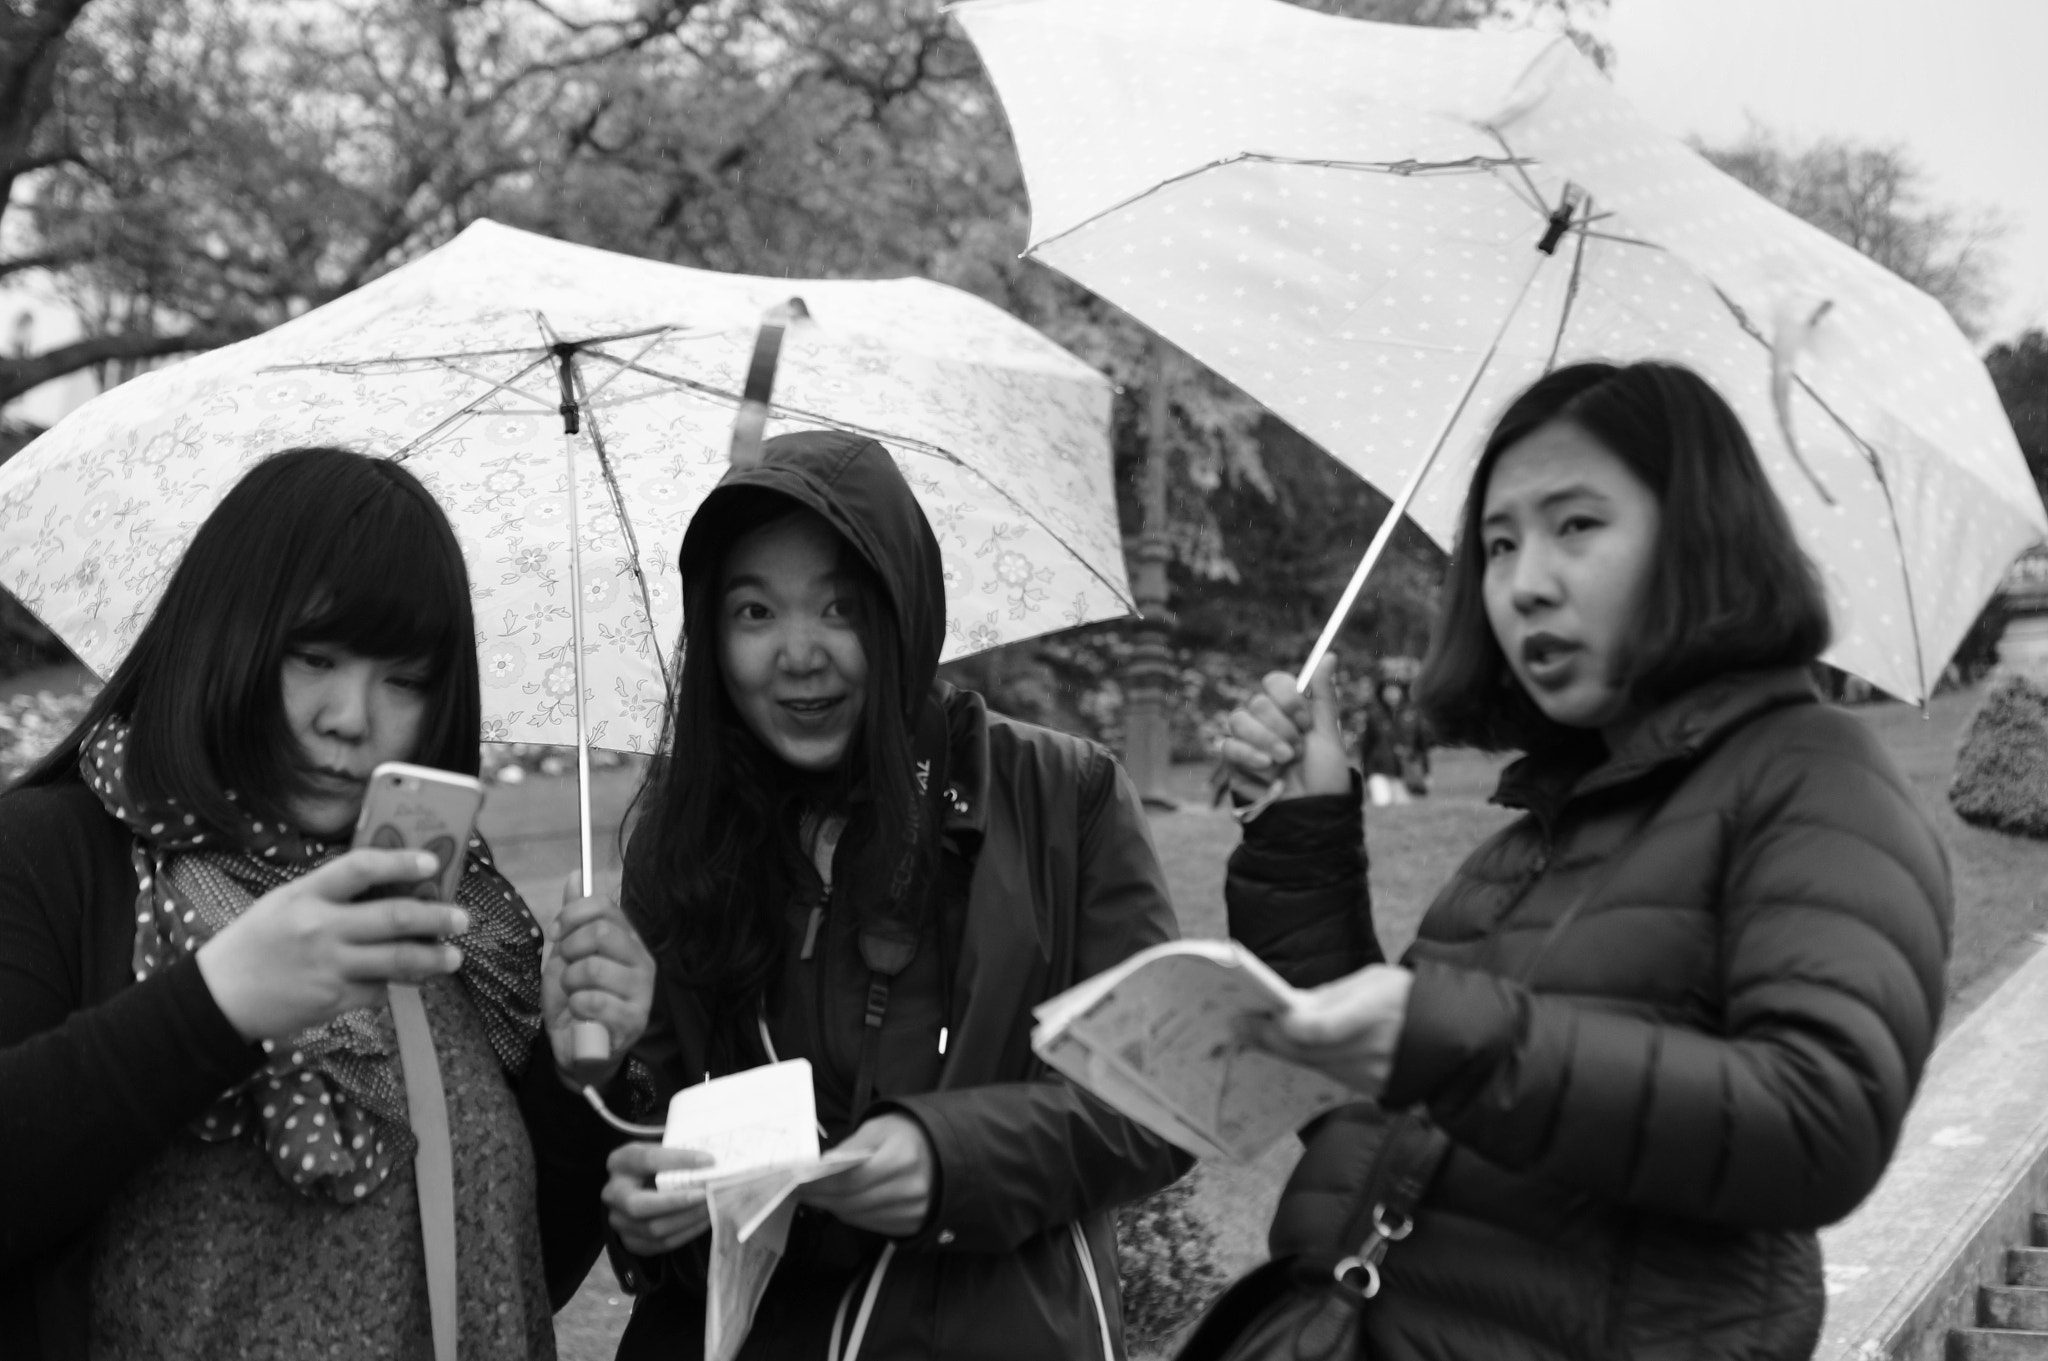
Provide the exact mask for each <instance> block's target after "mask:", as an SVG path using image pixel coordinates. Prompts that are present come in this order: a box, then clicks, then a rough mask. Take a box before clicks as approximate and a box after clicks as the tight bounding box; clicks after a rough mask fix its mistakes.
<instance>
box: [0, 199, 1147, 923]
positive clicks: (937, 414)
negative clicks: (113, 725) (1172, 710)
mask: <svg viewBox="0 0 2048 1361" xmlns="http://www.w3.org/2000/svg"><path fill="white" fill-rule="evenodd" d="M792 296H797V297H801V298H802V299H803V301H804V303H805V304H806V306H807V308H808V311H809V313H810V315H811V317H812V318H813V319H814V320H813V322H812V323H810V324H807V325H801V326H797V327H794V328H792V329H791V330H790V332H789V334H788V336H787V338H786V339H785V341H784V343H783V346H782V355H781V365H780V370H779V372H778V373H777V375H776V384H775V394H774V395H775V403H774V406H773V407H772V409H771V417H772V418H771V419H770V421H769V422H768V432H769V433H770V434H773V433H778V432H779V431H781V430H786V429H800V428H810V427H833V428H838V429H845V430H853V431H858V432H865V433H869V434H872V435H874V436H875V437H876V438H877V439H879V440H881V442H882V443H883V444H884V445H885V446H887V447H888V449H889V450H890V452H891V453H892V454H894V455H895V457H896V459H897V462H898V464H899V466H901V467H902V469H903V471H904V474H905V476H906V477H907V478H908V480H909V481H910V484H911V486H912V488H913V489H914V490H915V491H916V493H917V495H918V498H919V500H920V502H921V503H922V504H923V506H924V509H925V512H926V514H927V515H928V516H929V517H930V519H931V522H932V528H933V530H934V531H935V532H936V533H937V535H938V537H939V542H940V546H941V550H942V552H943V554H944V559H945V565H946V572H947V583H946V585H947V595H946V610H947V627H948V638H947V645H946V655H947V656H948V657H957V656H961V655H964V654H967V653H971V652H975V651H978V650H980V649H983V648H988V647H994V646H998V645H1000V644H1003V643H1007V642H1013V641H1016V640H1018V639H1021V638H1027V637H1031V636H1033V635H1035V634H1039V633H1043V632H1047V631H1049V630H1053V629H1058V628H1065V627H1068V626H1070V625H1074V624H1080V623H1086V622H1089V621H1091V620H1095V619H1102V618H1109V617H1114V616H1118V615H1122V614H1126V613H1128V612H1129V611H1130V609H1131V604H1130V592H1129V588H1128V585H1127V583H1126V581H1125V577H1124V565H1123V551H1122V540H1121V537H1120V535H1119V532H1118V528H1117V518H1116V499H1115V491H1114V487H1113V484H1112V481H1111V465H1110V457H1109V410H1110V396H1111V388H1110V385H1109V382H1108V380H1106V379H1105V378H1103V377H1102V375H1101V374H1099V373H1097V372H1096V371H1095V370H1093V369H1091V368H1089V367H1088V366H1087V365H1085V364H1083V363H1082V362H1081V361H1080V360H1078V359H1075V358H1074V357H1073V356H1072V355H1069V354H1067V353H1066V352H1065V351H1064V350H1061V349H1060V348H1059V347H1058V346H1056V345H1054V344H1052V342H1050V341H1048V340H1046V339H1045V338H1044V337H1042V336H1040V335H1039V334H1038V333H1037V332H1035V331H1033V330H1032V329H1031V328H1030V327H1028V326H1025V325H1024V324H1023V323H1021V322H1019V321H1017V320H1016V319H1015V318H1013V317H1011V316H1009V315H1008V314H1007V313H1005V312H1003V311H1001V310H1000V309H998V308H995V307H993V306H991V305H989V304H987V303H984V302H981V301H979V300H978V299H975V298H973V297H970V296H969V295H967V294H965V293H961V292H959V291H957V290H954V289H950V288H946V287H944V286H942V285H939V284H935V283H931V282H928V281H925V280H920V279H904V280H891V281H882V282H855V281H825V280H789V279H761V278H750V277H747V276H742V275H731V274H717V273H711V272H707V271H703V270H694V269H685V268H682V267H680V266H676V265H667V264H659V263H656V262H653V261H648V260H642V259H637V258H633V257H629V256H622V255H616V254H612V253H609V252H605V251H600V250H594V249H591V248H589V247H584V246H575V245H569V244H566V243H563V242H559V241H553V240H549V239H548V238H545V237H540V236H534V235H531V234H529V233H526V232H520V231H514V230H512V229H510V228H507V227H502V226H499V225H497V224H496V223H492V222H478V223H475V224H474V225H472V226H471V227H469V228H468V229H467V230H466V231H464V232H463V233H462V234H461V235H460V236H458V237H456V238H455V239H454V240H453V241H451V242H450V243H449V244H447V245H446V246H443V247H441V248H440V249H439V250H436V251H434V252H432V253H431V254H428V255H426V256H423V257H422V258H420V259H418V260H416V261H413V262H412V263H410V264H408V265H406V266H404V267H402V268H400V269H398V270H395V271H393V272H392V273H391V274H388V275H386V276H384V277H383V278H381V279H378V280H377V281H375V282H373V283H371V284H368V285H366V286H365V287H363V288H361V289H359V290H357V291H356V292H354V293H351V294H348V295H347V296H345V297H342V298H340V299H338V300H336V301H335V302H332V303H329V304H328V305H326V306H325V307H321V308H318V309H316V310H314V311H312V312H309V313H307V314H305V315H304V316H301V317H298V318H296V319H295V320H293V321H290V322H287V323H286V324H284V325H282V326H280V327H278V328H276V329H275V330H272V331H270V332H267V333H266V334H264V335H261V336H258V337H256V338H255V339H252V340H246V341H243V342H241V343H240V344H237V345H232V346H229V347H227V348H225V349H222V350H217V351H214V352H212V353H209V354H206V355H202V356H200V357H198V358H195V359H191V360H188V361H186V362H185V363H182V364H178V365H175V366H172V367H169V368H164V369H159V370H156V371H154V372H151V373H147V374H144V375H142V376H141V377H139V378H136V379H134V380H133V381H131V382H129V383H126V384H123V385H122V386H120V387H118V388H116V389H114V390H112V391H110V392H108V393H106V394H104V395H102V396H100V397H98V398H96V399H94V400H93V401H91V402H89V403H87V404H86V405H85V406H83V407H81V408H79V410H77V411H76V412H74V413H72V414H71V415H70V416H68V417H67V418H65V420H63V421H62V422H61V423H59V424H58V425H57V426H56V427H55V428H54V429H52V430H50V431H49V432H48V433H46V434H45V435H43V436H42V437H41V438H39V439H37V440H36V441H35V442H34V443H33V444H31V445H29V446H28V447H27V448H26V449H24V450H22V451H21V452H20V453H19V454H17V455H16V456H15V457H14V458H13V459H12V460H10V461H9V462H8V463H7V465H6V466H5V467H4V468H0V582H4V583H5V584H6V585H7V587H8V588H9V589H10V590H12V591H13V592H14V593H15V594H16V595H17V596H19V597H20V598H21V600H22V601H23V603H25V604H26V605H28V606H29V608H30V609H32V610H34V611H35V612H36V613H37V615H38V616H40V617H41V618H42V620H43V621H44V622H45V623H46V624H48V625H49V626H50V627H51V628H52V629H54V630H55V631H56V632H57V633H58V635H59V636H60V637H62V638H63V639H64V640H65V641H66V642H67V643H68V644H70V646H71V647H72V649H73V650H74V651H75V652H77V653H78V655H79V656H80V658H81V659H83V660H84V661H85V663H86V664H87V665H88V666H90V667H92V668H93V669H94V670H95V671H98V672H99V673H100V674H102V675H105V674H106V673H107V672H108V671H110V670H111V669H112V668H113V667H114V665H115V664H116V663H118V662H119V660H120V658H121V657H122V656H123V655H124V654H125V652H126V651H127V648H128V646H129V644H130V643H131V642H132V641H133V639H134V637H135V634H136V633H137V631H138V630H139V629H140V628H141V626H142V623H143V622H144V621H145V620H146V619H147V618H148V616H149V612H150V610H151V609H152V607H153V606H154V604H155V601H156V597H157V595H158V593H159V592H160V590H161V589H162V586H163V584H164V582H165V580H166V579H167V578H168V575H169V573H170V570H171V568H172V567H173V566H174V565H175V563H176V561H177V558H178V555H179V552H180V551H181V549H182V548H183V545H184V544H185V542H186V541H187V539H189V538H190V536H191V534H192V532H193V531H194V530H195V529H196V528H197V527H198V524H199V522H200V521H201V520H202V519H204V518H205V516H206V515H207V513H208V512H209V511H211V510H212V508H213V507H214V505H215V504H216V503H217V502H218V501H219V500H220V498H221V496H222V495H223V494H225V492H226V490H227V489H228V487H229V486H231V485H232V484H233V483H234V482H235V481H236V480H237V479H238V478H239V477H240V476H241V474H242V473H243V471H244V470H245V469H246V468H247V467H248V466H249V465H250V464H251V463H252V462H253V461H255V460H256V459H259V458H261V457H263V456H264V455H266V454H269V453H272V452H275V451H276V450H278V449H282V448H285V447H288V446H291V445H298V444H315V443H319V444H336V445H341V446H343V447H348V448H355V449H360V450H362V451H364V452H367V453H374V454H381V455H385V456H388V457H391V458H394V459H398V460H402V461H403V462H404V463H405V465H406V466H407V467H408V468H410V469H411V470H412V471H413V472H414V473H415V474H417V475H418V476H419V478H420V479H421V481H422V482H424V483H425V484H426V485H427V487H428V488H429V489H430V490H432V492H433V493H434V495H435V496H436V497H437V498H438V499H439V501H440V503H441V505H442V506H443V508H444V509H446V511H447V512H448V515H449V518H450V520H451V521H452V522H453V524H454V526H455V531H456V535H457V537H458V538H459V539H460V541H461V544H462V549H463V554H464V557H465V559H466V560H467V564H468V568H469V576H470V581H471V585H472V588H473V592H474V596H475V606H476V616H477V628H478V640H477V646H478V662H479V666H480V669H481V672H482V677H483V698H484V710H483V713H484V731H483V736H484V738H485V739H486V740H492V741H524V742H543V743H560V744H564V745H567V744H570V743H575V744H576V745H577V747H578V749H579V753H580V756H579V774H580V775H581V776H582V782H583V846H584V850H583V859H584V863H583V881H582V882H584V883H585V884H588V883H590V882H591V868H592V867H591V864H590V858H591V852H590V828H589V821H590V819H589V780H588V747H589V746H590V745H598V746H603V747H607V748H611V749H615V750H621V751H633V752H647V751H651V750H652V749H653V747H654V745H655V743H656V741H657V740H658V735H659V729H660V721H661V713H662V708H663V704H664V700H665V689H664V684H665V659H664V651H665V649H666V648H667V647H668V646H669V645H670V643H671V640H673V639H674V638H675V637H676V636H677V634H678V631H679V629H680V625H681V618H682V601H681V583H680V581H679V580H678V578H677V576H676V553H677V549H678V547H679V545H680V543H681V539H682V533H683V528H684V526H685V525H686V524H687V523H688V522H689V518H690V514H691V512H692V511H693V510H694V509H695V507H696V505H697V504H698V502H699V501H700V500H701V499H702V498H703V496H704V495H705V493H707V492H708V491H709V490H710V489H711V487H712V486H713V485H714V484H715V483H716V482H717V480H718V478H719V476H720V474H722V473H723V472H724V470H725V467H726V458H727V450H728V445H729V443H730V439H731V430H732V425H733V417H734V412H735V410H736V409H737V408H738V406H739V404H740V394H741V390H742V384H743V380H744V377H745V374H746V369H747V364H748V359H749V355H750V353H751V352H752V349H753V346H754V342H755V337H756V332H757V328H758V327H759V325H760V323H761V319H762V316H763V314H764V313H765V312H766V311H767V310H768V309H769V308H770V307H771V306H775V305H780V304H782V303H784V302H785V301H786V300H787V299H789V298H791V297H792ZM565 425H573V427H574V429H575V433H574V434H573V435H569V434H565ZM579 678H580V681H581V683H580V684H579V683H578V682H579Z"/></svg>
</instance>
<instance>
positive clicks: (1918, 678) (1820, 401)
mask: <svg viewBox="0 0 2048 1361" xmlns="http://www.w3.org/2000/svg"><path fill="white" fill-rule="evenodd" d="M1714 296H1715V297H1717V298H1719V299H1720V300H1721V302H1722V303H1723V304H1724V305H1725V306H1726V307H1727V308H1728V311H1729V312H1730V313H1731V314H1732V315H1733V316H1734V318H1735V323H1736V325H1737V326H1739V327H1741V329H1742V331H1743V334H1745V335H1747V336H1749V337H1750V339H1752V340H1754V341H1756V342H1757V343H1758V344H1759V345H1762V346H1763V347H1764V348H1765V349H1769V348H1770V345H1771V342H1770V341H1769V340H1768V339H1767V338H1766V337H1765V336H1764V334H1763V332H1761V331H1759V330H1758V329H1757V328H1756V323H1754V322H1752V321H1751V320H1750V319H1749V314H1748V313H1747V312H1745V311H1743V310H1742V305H1741V304H1740V303H1738V302H1736V301H1735V299H1733V298H1731V297H1729V296H1728V295H1727V294H1726V293H1724V292H1722V291H1721V289H1720V288H1719V287H1718V286H1715V287H1714ZM1792 381H1793V382H1795V383H1797V384H1798V385H1799V390H1800V391H1801V392H1804V393H1805V394H1806V395H1807V396H1808V397H1809V398H1811V399H1812V400H1813V404H1814V405H1815V406H1817V407H1819V408H1820V409H1821V411H1822V413H1823V414H1825V415H1826V416H1827V418H1828V419H1829V420H1831V421H1833V422H1834V423H1835V428H1836V429H1838V430H1840V431H1841V432H1842V433H1843V434H1844V435H1847V436H1848V437H1849V442H1850V443H1852V444H1854V445H1855V446H1856V448H1857V450H1858V452H1860V453H1861V454H1862V455H1863V461H1864V462H1865V463H1868V464H1869V465H1870V474H1871V476H1872V477H1874V478H1876V479H1877V490H1878V493H1879V494H1880V495H1881V496H1883V497H1884V506H1885V510H1886V511H1887V512H1889V514H1890V518H1891V522H1892V546H1893V547H1894V548H1896V549H1897V550H1898V564H1899V587H1900V590H1901V592H1902V593H1903V594H1904V596H1905V598H1906V629H1907V631H1908V632H1909V633H1911V634H1912V636H1913V679H1914V681H1915V682H1916V683H1917V684H1918V685H1919V686H1920V695H1919V702H1920V704H1921V706H1922V707H1923V708H1924V707H1925V706H1926V704H1927V650H1926V648H1925V647H1924V646H1923V645H1922V643H1921V641H1920V609H1919V606H1918V605H1917V604H1916V603H1915V602H1914V600H1913V574H1912V572H1911V571H1910V570H1908V568H1907V565H1906V531H1905V529H1904V528H1903V527H1902V526H1901V525H1900V524H1899V503H1898V502H1897V501H1896V500H1894V499H1893V497H1892V483H1891V479H1890V478H1889V477H1887V476H1886V475H1885V471H1884V456H1883V455H1882V454H1880V453H1879V452H1878V451H1877V446H1875V445H1873V444H1872V443H1871V442H1870V441H1869V440H1867V439H1865V438H1863V436H1862V435H1861V434H1860V433H1858V431H1857V430H1856V427H1855V426H1853V425H1850V424H1849V422H1848V421H1847V420H1846V419H1844V418H1843V416H1842V414H1841V413H1840V412H1838V411H1836V410H1835V409H1834V407H1833V406H1831V405H1829V403H1828V400H1827V398H1825V397H1823V396H1821V395H1820V393H1819V392H1817V391H1816V390H1815V389H1814V386H1813V384H1811V383H1809V382H1807V381H1806V379H1805V378H1803V377H1801V376H1800V375H1799V374H1797V373H1794V374H1793V375H1792ZM1786 443H1787V445H1788V446H1789V447H1790V448H1791V450H1792V460H1793V462H1795V463H1797V464H1798V465H1799V470H1800V471H1801V472H1803V473H1805V474H1806V476H1807V478H1808V480H1809V481H1811V482H1812V483H1813V486H1814V490H1816V491H1818V492H1819V493H1820V495H1821V499H1823V500H1824V501H1826V502H1827V503H1828V504H1829V505H1833V504H1835V499H1834V497H1832V496H1830V495H1829V494H1828V489H1827V487H1826V486H1825V485H1824V484H1823V483H1822V482H1821V480H1820V478H1819V477H1817V476H1815V474H1814V471H1813V469H1812V468H1809V467H1808V466H1807V464H1806V459H1805V457H1804V456H1803V455H1801V454H1800V452H1799V448H1798V446H1797V445H1795V444H1792V442H1791V441H1790V440H1788V441H1786Z"/></svg>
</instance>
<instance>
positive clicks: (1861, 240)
mask: <svg viewBox="0 0 2048 1361" xmlns="http://www.w3.org/2000/svg"><path fill="white" fill-rule="evenodd" d="M1699 151H1700V152H1701V154H1702V155H1704V156H1706V158H1707V159H1708V160H1710V161H1712V162H1713V163H1714V164H1715V165H1717V166H1719V167H1720V168H1721V169H1722V170H1724V171H1726V172H1727V173H1728V174H1730V175H1733V176H1734V177H1735V178H1736V179H1738V180H1741V181H1742V182H1743V183H1744V184H1746V185H1748V186H1749V187H1750V188H1751V189H1754V190H1755V191H1756V192H1757V193H1759V194H1762V195H1763V196H1764V197H1765V198H1767V199H1769V200H1771V201H1772V202H1773V203H1776V204H1777V205H1779V206H1780V207H1782V208H1784V209H1786V210H1787V211H1789V212H1792V213H1794V214H1797V215H1798V216H1799V217H1802V218H1804V219H1806V220H1807V221H1808V222H1811V223H1812V224H1813V225H1814V226H1816V227H1819V228H1820V229H1821V230H1822V231H1824V232H1826V233H1827V234H1828V235H1830V236H1832V237H1834V238H1836V239H1837V240H1840V241H1844V242H1847V243H1848V244H1849V245H1851V246H1854V247H1855V248H1856V249H1857V250H1860V251H1862V252H1863V253H1864V254H1865V255H1868V256H1869V257H1870V258H1871V259H1873V260H1875V261H1877V263H1879V264H1881V265H1883V266H1884V267H1885V268H1886V269H1889V270H1890V271H1892V273H1894V274H1896V275H1898V276H1899V277H1900V278H1902V279H1904V280H1905V281H1906V282H1907V283H1910V284H1912V285H1913V286H1914V287H1916V288H1919V289H1921V290H1923V291H1925V292H1926V293H1928V294H1930V295H1932V296H1933V297H1934V298H1935V299H1936V300H1937V301H1939V302H1940V303H1941V304H1942V306H1944V307H1946V308H1947V309H1948V311H1949V315H1951V316H1953V317H1954V318H1955V319H1956V324H1957V325H1958V326H1960V327H1962V329H1963V331H1964V333H1965V334H1967V335H1969V336H1972V337H1979V336H1981V335H1982V334H1983V329H1984V323H1985V321H1986V318H1987V314H1988V312H1989V310H1990V307H1991V303H1992V286H1993V282H1994V278H1995V275H1996V272H1997V268H1998V255H1997V246H1998V243H1999V241H2000V240H2001V239H2002V238H2003V237H2004V235H2005V231H2006V228H2005V225H2004V224H2003V222H2001V220H2000V219H1999V217H1998V216H1997V214H1996V213H1994V212H1991V211H1989V210H1978V211H1970V210H1965V209H1959V208H1954V207H1949V206H1945V205H1941V204H1936V203H1933V202H1931V201H1930V200H1929V197H1928V192H1927V176H1926V173H1925V172H1924V171H1923V170H1922V169H1921V168H1920V166H1919V164H1918V163H1917V162H1916V161H1914V160H1913V158H1912V156H1911V155H1909V154H1908V153H1907V151H1906V149H1905V148H1904V147H1902V146H1898V145H1892V144H1877V143H1866V142H1856V141H1851V140H1847V139H1843V138H1823V139H1821V140H1820V141H1816V142H1813V143H1811V144H1808V145H1805V146H1800V145H1797V144H1794V143H1789V142H1787V141H1785V140H1784V139H1782V138H1780V137H1778V136H1777V135H1776V134H1774V133H1772V132H1770V131H1769V130H1767V129H1765V128H1763V127H1761V126H1759V125H1757V124H1754V123H1753V124H1751V125H1750V128H1749V130H1748V131H1747V132H1746V133H1744V134H1743V136H1742V137H1741V138H1740V139H1738V140H1737V141H1735V142H1732V143H1730V144H1728V145H1726V146H1720V147H1713V146H1700V147H1699Z"/></svg>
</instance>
